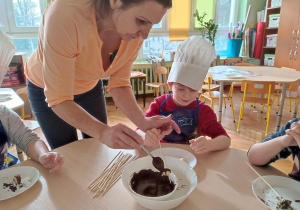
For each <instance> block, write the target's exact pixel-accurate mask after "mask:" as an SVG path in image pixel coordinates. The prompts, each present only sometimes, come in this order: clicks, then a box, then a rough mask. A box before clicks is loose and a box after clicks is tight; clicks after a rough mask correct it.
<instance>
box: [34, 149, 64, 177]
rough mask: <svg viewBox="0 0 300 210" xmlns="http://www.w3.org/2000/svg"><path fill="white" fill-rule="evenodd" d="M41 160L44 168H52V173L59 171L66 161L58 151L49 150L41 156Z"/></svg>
mask: <svg viewBox="0 0 300 210" xmlns="http://www.w3.org/2000/svg"><path fill="white" fill-rule="evenodd" d="M39 162H40V163H41V164H42V165H43V166H44V168H47V169H50V170H49V172H50V173H55V172H58V171H59V170H60V168H61V166H62V165H63V163H64V158H63V156H62V155H60V154H59V153H57V152H47V153H44V154H42V155H41V156H40V157H39Z"/></svg>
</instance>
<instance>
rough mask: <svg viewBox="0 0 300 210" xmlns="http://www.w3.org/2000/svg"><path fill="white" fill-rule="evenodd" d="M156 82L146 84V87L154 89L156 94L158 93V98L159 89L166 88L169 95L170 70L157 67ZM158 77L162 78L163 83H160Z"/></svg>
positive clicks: (155, 71)
mask: <svg viewBox="0 0 300 210" xmlns="http://www.w3.org/2000/svg"><path fill="white" fill-rule="evenodd" d="M154 73H155V80H154V82H149V83H146V86H149V87H152V88H153V89H154V94H155V93H156V97H157V96H158V95H159V88H160V87H165V89H166V92H167V93H169V89H168V86H167V74H168V69H167V68H166V67H164V66H157V67H156V68H155V69H154ZM158 77H161V79H162V82H159V80H158Z"/></svg>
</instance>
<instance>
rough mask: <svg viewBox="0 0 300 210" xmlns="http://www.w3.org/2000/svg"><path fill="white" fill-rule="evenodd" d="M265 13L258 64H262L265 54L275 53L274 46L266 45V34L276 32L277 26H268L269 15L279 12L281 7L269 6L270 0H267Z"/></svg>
mask: <svg viewBox="0 0 300 210" xmlns="http://www.w3.org/2000/svg"><path fill="white" fill-rule="evenodd" d="M267 2H268V3H267V14H266V24H265V30H264V35H263V43H262V50H261V56H260V65H261V66H264V58H265V54H275V52H276V47H266V45H267V36H268V35H271V34H278V27H276V28H274V27H272V28H269V19H270V18H269V15H274V14H280V10H281V7H271V0H267Z"/></svg>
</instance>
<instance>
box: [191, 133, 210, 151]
mask: <svg viewBox="0 0 300 210" xmlns="http://www.w3.org/2000/svg"><path fill="white" fill-rule="evenodd" d="M189 142H190V144H191V145H190V147H191V148H192V149H193V150H194V152H195V153H196V154H202V153H206V152H209V151H210V147H209V142H208V140H207V139H206V138H205V137H204V136H200V137H198V138H196V139H192V140H190V141H189Z"/></svg>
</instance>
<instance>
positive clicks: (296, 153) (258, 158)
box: [248, 117, 300, 181]
mask: <svg viewBox="0 0 300 210" xmlns="http://www.w3.org/2000/svg"><path fill="white" fill-rule="evenodd" d="M299 146H300V118H299V117H297V118H295V119H294V120H291V121H289V122H287V124H285V125H284V126H283V127H282V128H281V129H280V131H278V132H276V133H272V134H271V136H270V137H269V138H267V139H265V140H263V141H262V142H260V143H257V144H254V145H253V146H252V147H250V149H249V151H248V160H249V162H250V163H251V164H253V165H258V166H267V165H269V164H270V163H273V162H275V161H277V160H279V159H282V158H284V159H285V158H287V157H288V156H290V155H293V160H294V166H293V169H292V172H291V173H289V176H290V177H292V178H294V179H296V180H298V181H300V171H299V157H300V150H299Z"/></svg>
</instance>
